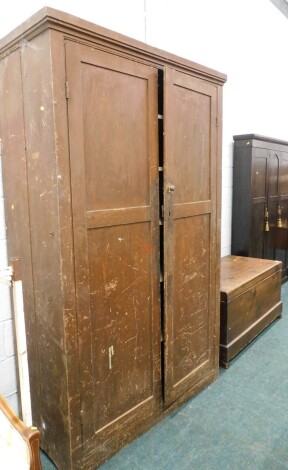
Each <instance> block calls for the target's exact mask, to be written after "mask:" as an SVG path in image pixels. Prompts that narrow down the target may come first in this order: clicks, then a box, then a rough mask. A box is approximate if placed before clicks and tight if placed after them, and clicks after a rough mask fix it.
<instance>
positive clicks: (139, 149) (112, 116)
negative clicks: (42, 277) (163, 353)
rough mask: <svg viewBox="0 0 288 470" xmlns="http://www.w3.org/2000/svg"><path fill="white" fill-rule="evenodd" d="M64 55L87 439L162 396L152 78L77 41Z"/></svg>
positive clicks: (133, 418) (147, 69)
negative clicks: (65, 61)
mask: <svg viewBox="0 0 288 470" xmlns="http://www.w3.org/2000/svg"><path fill="white" fill-rule="evenodd" d="M66 58H67V65H66V67H67V81H68V85H69V99H68V119H69V140H70V164H71V186H72V210H73V228H74V243H75V275H76V284H77V286H76V288H77V308H78V331H79V338H78V339H77V338H75V341H78V342H79V350H80V365H81V366H80V372H79V373H80V381H81V387H82V388H81V403H82V421H83V438H84V439H83V441H84V443H85V445H89V444H87V442H88V443H89V439H90V438H93V436H94V437H95V438H96V440H97V443H98V444H99V443H100V444H101V442H102V443H104V442H107V440H109V438H110V437H111V438H113V435H114V437H115V432H116V431H117V433H118V434H119V432H120V433H121V430H122V432H123V433H125V432H127V429H129V427H131V423H133V422H137V420H138V419H139V420H142V421H143V417H146V416H147V415H148V414H149V413H151V410H152V409H153V407H155V405H156V403H157V407H158V408H159V403H158V402H159V400H160V399H161V380H160V379H161V377H160V340H161V334H160V295H159V203H158V197H159V195H158V126H157V118H158V116H157V87H158V84H157V69H155V68H154V67H151V66H146V65H143V64H140V63H137V62H134V61H131V60H128V59H125V58H123V57H119V56H117V55H114V54H110V53H108V52H105V51H101V50H97V49H93V48H91V47H88V46H85V45H80V44H76V43H72V42H67V43H66ZM125 423H126V425H125ZM125 426H126V427H125ZM127 426H128V427H127ZM90 445H91V446H92V445H93V442H91V441H90ZM103 445H104V444H103Z"/></svg>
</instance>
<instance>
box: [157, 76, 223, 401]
mask: <svg viewBox="0 0 288 470" xmlns="http://www.w3.org/2000/svg"><path fill="white" fill-rule="evenodd" d="M216 105H217V92H216V88H215V87H213V86H212V85H210V84H206V83H203V82H201V80H198V79H197V78H195V77H191V76H189V75H186V74H183V73H180V72H176V71H175V70H170V69H166V70H165V82H164V117H165V119H164V130H165V132H164V299H165V306H164V309H165V328H164V349H165V364H164V369H165V402H166V403H167V404H168V403H171V402H172V401H173V400H175V399H176V398H177V396H179V395H180V394H181V393H184V392H185V391H186V390H188V389H189V388H191V387H193V386H195V385H197V383H199V382H200V381H201V380H203V378H205V377H207V376H208V375H209V373H212V372H213V367H215V344H214V321H215V313H216V308H219V306H217V307H216V305H215V299H216V298H217V293H216V289H217V286H216V283H215V279H216V278H215V271H216V259H217V258H216V256H217V254H216V232H217V226H216V199H217V198H216V179H217V174H216V168H217V167H216V148H217V141H216ZM202 110H203V111H202ZM218 288H219V286H218Z"/></svg>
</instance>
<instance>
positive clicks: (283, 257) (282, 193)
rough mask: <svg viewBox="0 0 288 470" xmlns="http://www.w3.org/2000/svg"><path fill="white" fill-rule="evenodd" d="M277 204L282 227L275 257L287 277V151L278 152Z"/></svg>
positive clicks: (277, 237) (278, 234)
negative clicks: (280, 263)
mask: <svg viewBox="0 0 288 470" xmlns="http://www.w3.org/2000/svg"><path fill="white" fill-rule="evenodd" d="M278 186H279V196H278V197H279V205H280V207H281V221H282V227H281V228H278V230H277V235H276V257H275V259H277V260H279V261H282V276H283V278H286V277H287V266H288V153H287V152H281V153H280V152H279V185H278Z"/></svg>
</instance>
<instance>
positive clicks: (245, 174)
mask: <svg viewBox="0 0 288 470" xmlns="http://www.w3.org/2000/svg"><path fill="white" fill-rule="evenodd" d="M251 152H252V149H251V148H250V147H249V148H247V149H246V148H244V149H243V148H238V147H237V144H236V143H234V161H233V201H232V251H231V252H232V253H233V254H234V255H239V256H240V255H241V256H248V255H249V250H250V228H251V210H252V208H251V204H252V201H251V197H252V196H251Z"/></svg>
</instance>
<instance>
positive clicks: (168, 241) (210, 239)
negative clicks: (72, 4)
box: [0, 8, 225, 470]
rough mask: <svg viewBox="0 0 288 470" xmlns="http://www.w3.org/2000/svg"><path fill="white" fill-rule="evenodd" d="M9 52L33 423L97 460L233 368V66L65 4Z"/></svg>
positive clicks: (48, 440) (8, 197) (37, 18)
mask: <svg viewBox="0 0 288 470" xmlns="http://www.w3.org/2000/svg"><path fill="white" fill-rule="evenodd" d="M0 67H1V74H0V80H1V87H0V138H1V139H2V143H3V145H2V147H3V158H2V159H3V175H4V186H5V203H6V217H7V227H8V250H9V257H10V258H19V259H21V263H22V268H23V290H24V304H25V312H26V323H27V334H28V356H29V363H30V382H31V394H32V405H33V410H32V411H33V421H34V422H35V424H36V425H37V427H39V429H40V430H41V435H42V446H43V448H44V450H45V451H46V452H47V453H48V454H49V455H50V457H51V458H52V459H53V460H54V461H55V463H56V465H57V466H58V467H59V468H61V469H69V470H70V469H71V470H76V469H77V470H78V469H94V468H95V467H97V466H98V465H100V464H101V463H102V462H103V461H104V460H105V459H107V458H109V457H110V456H111V455H113V453H115V452H116V451H117V450H119V449H120V448H121V447H122V446H123V445H125V444H127V443H128V442H130V441H131V440H132V439H134V438H135V437H136V436H138V435H139V434H140V433H142V432H144V431H145V430H146V429H148V428H149V427H151V426H152V425H153V424H154V423H156V422H157V421H158V420H159V419H162V418H163V417H164V416H166V415H167V414H168V413H170V412H171V411H172V410H174V409H176V408H177V407H178V406H179V405H180V404H182V403H184V402H185V400H187V399H188V398H189V397H191V396H193V395H194V394H195V393H197V392H199V391H200V390H201V389H203V388H204V387H205V386H207V385H208V384H209V383H211V382H212V381H213V380H214V379H215V378H216V377H217V375H218V357H219V305H220V289H219V272H220V256H219V253H220V192H221V188H220V180H221V172H220V168H221V165H220V160H221V123H222V114H221V113H222V85H223V83H224V81H225V76H224V75H223V74H220V73H218V72H215V71H213V70H211V69H208V68H206V67H203V66H201V65H198V64H195V63H193V62H190V61H188V60H186V59H182V58H179V57H177V56H174V55H172V54H169V53H167V52H164V51H160V50H158V49H155V48H152V47H149V46H147V45H145V44H142V43H140V42H138V41H135V40H132V39H129V38H127V37H124V36H121V35H120V34H117V33H114V32H112V31H108V30H106V29H104V28H101V27H98V26H96V25H93V24H91V23H88V22H86V21H83V20H80V19H78V18H75V17H72V16H70V15H66V14H65V13H62V12H58V11H56V10H52V9H50V8H44V9H43V10H41V11H40V12H39V13H37V14H36V15H34V17H32V18H31V19H29V20H28V21H27V22H26V23H24V24H23V25H22V26H20V27H19V28H18V29H16V30H15V31H14V32H12V33H11V34H9V35H8V36H7V37H6V38H4V39H2V40H1V41H0ZM163 131H164V137H163ZM163 227H164V229H163Z"/></svg>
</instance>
